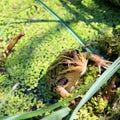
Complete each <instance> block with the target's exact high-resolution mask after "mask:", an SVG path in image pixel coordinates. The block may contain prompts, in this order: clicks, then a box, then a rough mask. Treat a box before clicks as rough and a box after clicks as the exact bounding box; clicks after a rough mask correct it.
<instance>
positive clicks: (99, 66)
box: [85, 52, 112, 73]
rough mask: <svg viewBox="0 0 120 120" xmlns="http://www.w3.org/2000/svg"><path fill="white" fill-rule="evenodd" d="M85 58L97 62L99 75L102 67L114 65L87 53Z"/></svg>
mask: <svg viewBox="0 0 120 120" xmlns="http://www.w3.org/2000/svg"><path fill="white" fill-rule="evenodd" d="M85 56H86V58H87V59H90V60H92V61H94V62H95V65H97V66H98V68H99V73H101V66H105V67H108V64H111V63H112V62H111V61H108V60H104V59H102V58H101V57H100V56H98V55H95V54H92V53H89V52H86V53H85Z"/></svg>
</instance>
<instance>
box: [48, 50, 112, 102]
mask: <svg viewBox="0 0 120 120" xmlns="http://www.w3.org/2000/svg"><path fill="white" fill-rule="evenodd" d="M88 60H92V61H94V62H95V64H96V65H97V66H98V67H99V72H100V69H101V66H105V67H108V65H107V64H108V63H111V62H110V61H107V60H103V59H102V58H101V57H99V56H98V55H95V54H92V53H90V52H82V53H80V52H79V51H78V50H74V49H70V50H67V51H64V52H63V53H62V54H60V55H59V56H58V58H57V59H56V60H55V61H54V62H53V63H52V64H51V65H50V67H49V68H48V70H47V83H48V86H49V89H50V90H52V91H54V92H56V93H57V94H60V96H62V97H63V98H66V97H70V96H71V94H70V93H69V92H70V91H71V90H72V88H73V87H74V83H76V82H77V81H79V79H80V77H81V76H82V75H83V74H84V73H85V72H86V67H87V63H88ZM71 103H72V104H75V101H74V100H72V101H71Z"/></svg>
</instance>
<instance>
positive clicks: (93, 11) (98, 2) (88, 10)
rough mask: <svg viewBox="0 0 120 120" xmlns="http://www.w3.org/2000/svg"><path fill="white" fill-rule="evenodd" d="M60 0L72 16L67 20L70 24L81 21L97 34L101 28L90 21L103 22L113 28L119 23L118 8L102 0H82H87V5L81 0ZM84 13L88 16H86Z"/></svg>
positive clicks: (119, 13) (119, 14)
mask: <svg viewBox="0 0 120 120" xmlns="http://www.w3.org/2000/svg"><path fill="white" fill-rule="evenodd" d="M60 2H61V3H62V4H63V7H65V8H66V10H67V11H68V12H69V13H71V14H72V15H73V16H74V18H73V19H71V20H68V21H67V22H68V23H70V24H71V23H77V22H79V21H83V22H85V23H86V25H90V26H91V27H92V28H93V29H95V30H96V31H98V33H99V34H102V32H101V30H100V29H98V28H97V27H95V26H94V25H93V24H92V23H97V24H99V23H104V24H105V25H107V26H110V27H113V28H115V27H116V26H117V25H119V24H120V19H119V16H120V12H118V11H119V9H118V8H117V7H115V6H114V7H113V6H112V5H111V4H109V2H108V3H107V2H105V1H104V0H94V2H93V3H90V2H89V1H84V3H86V2H88V3H87V4H88V6H86V5H85V4H84V3H83V1H82V0H75V1H73V0H69V1H66V0H60ZM71 6H72V7H71ZM86 15H87V16H88V17H86ZM89 16H91V17H89ZM103 29H104V28H103Z"/></svg>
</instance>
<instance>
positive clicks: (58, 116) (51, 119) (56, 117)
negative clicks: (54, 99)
mask: <svg viewBox="0 0 120 120" xmlns="http://www.w3.org/2000/svg"><path fill="white" fill-rule="evenodd" d="M69 112H70V108H68V107H66V108H63V109H61V110H58V111H56V112H54V113H52V114H50V115H49V116H47V117H45V118H43V119H41V120H62V118H64V117H65V116H67V115H68V114H69Z"/></svg>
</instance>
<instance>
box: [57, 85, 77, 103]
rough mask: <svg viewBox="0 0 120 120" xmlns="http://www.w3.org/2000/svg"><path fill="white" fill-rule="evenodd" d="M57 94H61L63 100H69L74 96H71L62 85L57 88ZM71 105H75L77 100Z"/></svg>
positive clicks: (72, 101)
mask: <svg viewBox="0 0 120 120" xmlns="http://www.w3.org/2000/svg"><path fill="white" fill-rule="evenodd" d="M56 93H58V94H60V96H61V97H62V98H67V97H71V96H72V94H70V93H69V92H68V91H67V90H66V89H65V88H64V87H63V86H60V85H58V86H57V87H56ZM70 103H71V104H75V100H71V101H70Z"/></svg>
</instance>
